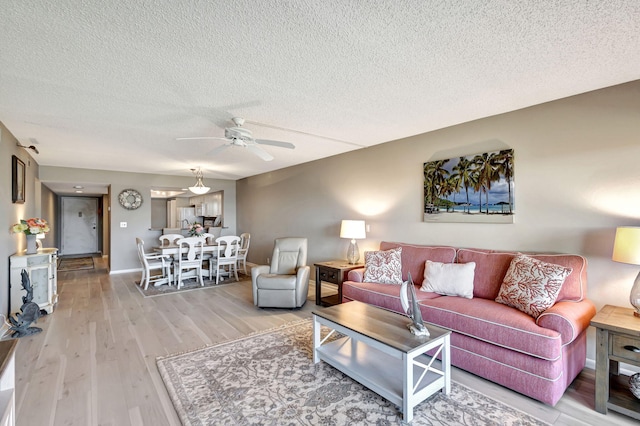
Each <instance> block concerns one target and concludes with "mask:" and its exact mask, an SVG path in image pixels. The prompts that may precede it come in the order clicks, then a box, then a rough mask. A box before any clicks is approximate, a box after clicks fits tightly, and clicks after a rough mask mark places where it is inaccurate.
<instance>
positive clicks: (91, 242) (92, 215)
mask: <svg viewBox="0 0 640 426" xmlns="http://www.w3.org/2000/svg"><path fill="white" fill-rule="evenodd" d="M61 198H62V200H61V204H62V221H61V224H62V239H61V248H60V254H62V255H66V256H68V255H71V254H88V253H97V252H98V231H97V224H98V199H97V198H89V197H61Z"/></svg>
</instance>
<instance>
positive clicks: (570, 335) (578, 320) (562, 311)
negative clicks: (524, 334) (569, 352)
mask: <svg viewBox="0 0 640 426" xmlns="http://www.w3.org/2000/svg"><path fill="white" fill-rule="evenodd" d="M595 314H596V307H595V305H594V304H593V302H592V301H591V300H589V299H583V300H582V301H580V302H558V303H556V304H555V305H553V306H552V307H550V308H549V309H547V310H546V311H544V312H543V313H542V314H541V315H540V316H539V317H538V319H537V320H536V324H538V325H539V326H540V327H544V328H548V329H551V330H555V331H557V332H559V333H560V335H561V337H562V345H563V346H564V345H567V344H569V343H571V342H573V341H574V340H575V339H576V337H578V336H579V335H580V334H581V333H582V332H583V331H584V330H586V329H587V327H589V323H590V321H591V318H593V317H594V316H595Z"/></svg>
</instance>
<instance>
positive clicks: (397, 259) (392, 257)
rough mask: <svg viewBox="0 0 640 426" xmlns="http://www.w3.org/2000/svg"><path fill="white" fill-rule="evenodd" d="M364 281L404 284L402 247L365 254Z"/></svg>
mask: <svg viewBox="0 0 640 426" xmlns="http://www.w3.org/2000/svg"><path fill="white" fill-rule="evenodd" d="M364 267H365V269H364V281H365V282H367V283H380V284H396V285H401V284H402V247H398V248H394V249H390V250H386V251H382V250H381V251H365V252H364Z"/></svg>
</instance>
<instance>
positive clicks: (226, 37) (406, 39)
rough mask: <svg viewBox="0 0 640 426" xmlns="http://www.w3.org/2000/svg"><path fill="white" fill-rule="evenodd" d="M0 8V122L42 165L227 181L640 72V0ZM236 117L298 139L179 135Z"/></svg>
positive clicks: (258, 129) (208, 130) (24, 4)
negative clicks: (261, 151) (260, 152)
mask: <svg viewBox="0 0 640 426" xmlns="http://www.w3.org/2000/svg"><path fill="white" fill-rule="evenodd" d="M0 22H1V24H0V25H1V27H0V28H1V29H2V36H1V37H0V121H2V122H3V123H4V124H5V125H6V126H7V127H8V129H9V130H10V131H11V132H12V133H13V134H14V135H15V136H16V137H17V138H18V139H19V140H20V141H21V142H22V143H23V144H25V145H32V144H37V147H38V149H39V151H40V154H38V155H35V158H36V159H37V161H38V163H40V164H41V165H52V166H65V167H81V168H96V169H106V170H119V171H139V172H146V173H161V174H176V175H190V171H189V169H190V168H192V167H197V166H202V168H203V170H204V172H205V178H229V179H237V178H241V177H246V176H251V175H255V174H258V173H263V172H267V171H270V170H275V169H279V168H282V167H286V166H290V165H294V164H299V163H303V162H308V161H312V160H315V159H319V158H323V157H327V156H331V155H335V154H339V153H342V152H346V151H350V150H354V149H358V148H360V147H364V146H370V145H375V144H379V143H383V142H387V141H390V140H394V139H399V138H403V137H407V136H411V135H415V134H419V133H424V132H428V131H431V130H434V129H438V128H443V127H446V126H450V125H453V124H457V123H461V122H466V121H470V120H474V119H477V118H482V117H486V116H490V115H495V114H499V113H502V112H506V111H512V110H515V109H518V108H522V107H526V106H530V105H534V104H539V103H542V102H546V101H550V100H553V99H558V98H562V97H566V96H570V95H574V94H578V93H583V92H586V91H590V90H594V89H598V88H602V87H607V86H611V85H615V84H619V83H623V82H626V81H631V80H636V79H638V78H640V1H638V0H627V1H615V0H610V1H587V0H563V1H544V0H518V1H513V0H508V1H507V0H505V1H488V0H484V1H481V0H478V1H471V0H469V1H454V0H452V1H441V0H438V1H427V0H377V1H376V0H373V1H367V0H358V1H356V0H353V1H351V0H350V1H344V0H322V1H319V0H290V1H284V0H280V1H277V0H260V1H252V0H226V1H205V0H201V1H195V0H192V1H188V0H165V1H162V0H145V1H131V0H126V1H120V0H109V1H104V0H88V1H83V2H78V1H69V0H56V1H54V2H45V1H25V0H3V2H2V7H1V9H0ZM233 116H240V117H244V118H246V119H247V124H246V125H245V126H246V127H247V128H249V129H251V130H252V131H253V133H254V136H255V137H256V138H261V139H275V140H281V141H289V142H292V143H294V144H295V145H296V149H295V150H287V149H283V148H277V147H266V149H267V150H268V151H269V152H270V153H271V154H272V155H274V156H275V160H273V161H271V162H264V161H262V160H260V159H259V158H258V157H256V156H254V155H252V154H251V153H250V152H248V151H247V150H246V149H242V148H234V149H227V150H226V151H225V152H223V153H221V154H219V155H208V153H209V152H210V151H211V150H213V149H214V148H215V147H216V146H218V145H220V144H222V143H223V142H222V141H217V140H204V141H176V138H178V137H192V136H222V135H223V134H224V130H223V129H224V127H225V126H228V125H230V124H231V123H230V121H229V120H230V118H232V117H233ZM313 135H316V136H313Z"/></svg>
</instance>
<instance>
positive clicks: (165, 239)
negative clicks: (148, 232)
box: [158, 234, 184, 279]
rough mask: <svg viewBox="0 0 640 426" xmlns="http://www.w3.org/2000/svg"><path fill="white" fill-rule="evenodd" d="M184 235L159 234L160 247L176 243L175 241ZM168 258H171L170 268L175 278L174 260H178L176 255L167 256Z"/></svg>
mask: <svg viewBox="0 0 640 426" xmlns="http://www.w3.org/2000/svg"><path fill="white" fill-rule="evenodd" d="M183 237H184V235H182V234H164V235H160V237H158V240H160V246H161V247H166V246H170V245H171V244H176V241H178V240H179V239H180V238H183ZM169 258H170V259H171V265H170V267H171V270H172V271H173V278H174V279H175V278H177V275H176V273H175V270H176V262H177V261H178V256H177V255H175V256H169Z"/></svg>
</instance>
